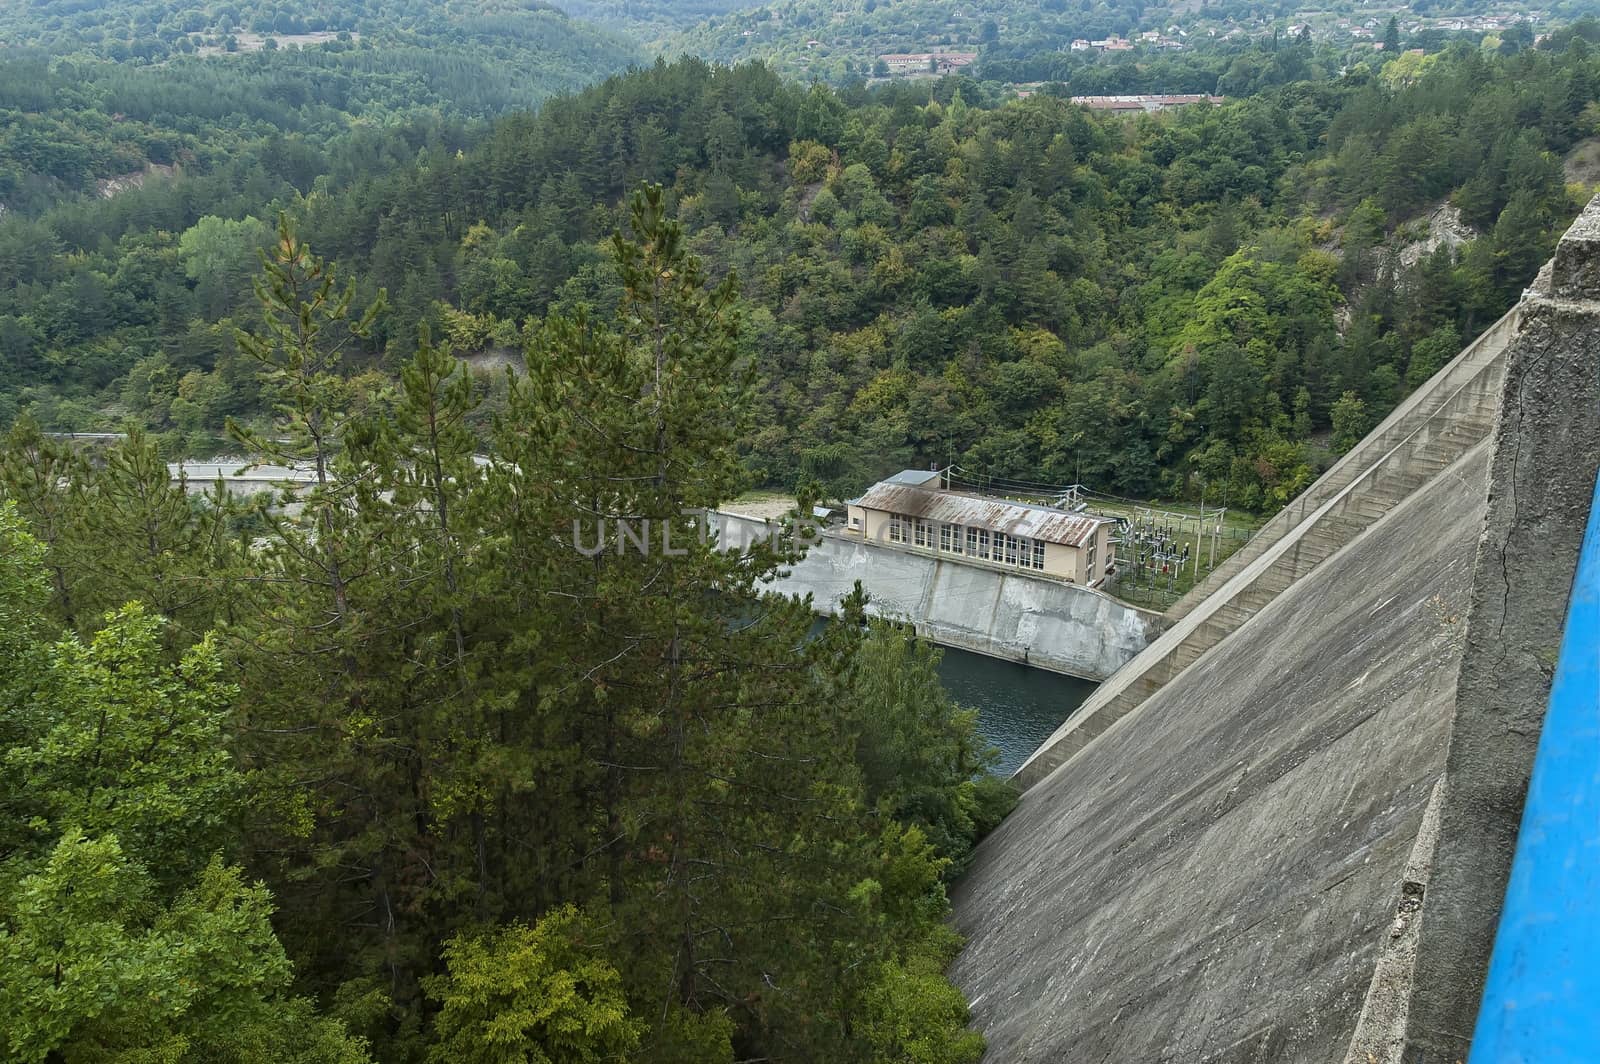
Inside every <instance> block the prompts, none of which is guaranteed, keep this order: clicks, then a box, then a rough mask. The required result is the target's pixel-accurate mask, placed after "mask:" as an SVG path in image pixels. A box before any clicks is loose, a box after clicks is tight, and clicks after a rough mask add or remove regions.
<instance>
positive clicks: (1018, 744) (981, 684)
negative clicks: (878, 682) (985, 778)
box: [939, 647, 1095, 776]
mask: <svg viewBox="0 0 1600 1064" xmlns="http://www.w3.org/2000/svg"><path fill="white" fill-rule="evenodd" d="M943 653H944V658H943V660H941V661H940V662H939V678H940V679H941V680H943V681H944V687H945V690H947V691H949V692H950V697H951V698H954V699H955V700H956V701H957V702H958V703H960V704H961V705H962V706H964V707H966V708H967V709H976V710H977V711H978V733H979V734H980V735H982V736H983V737H984V738H985V739H987V740H989V742H991V743H993V744H994V746H995V747H996V748H997V749H999V751H1000V761H999V763H998V764H996V765H995V766H994V771H995V773H996V774H998V775H1001V776H1009V775H1011V773H1013V772H1015V771H1016V770H1017V769H1018V768H1019V767H1020V766H1021V765H1022V763H1023V762H1024V761H1026V760H1027V759H1028V755H1029V754H1031V753H1033V751H1034V750H1036V749H1037V748H1038V746H1039V744H1040V743H1042V742H1044V740H1045V739H1047V738H1049V736H1050V733H1051V732H1053V731H1055V730H1056V728H1057V727H1059V726H1060V724H1061V722H1062V721H1064V720H1066V719H1067V717H1068V715H1069V714H1071V713H1072V711H1073V710H1075V709H1077V708H1078V706H1080V705H1081V704H1082V703H1083V700H1084V699H1086V698H1088V697H1089V695H1090V694H1092V693H1093V692H1094V689H1095V684H1094V683H1093V682H1092V681H1090V680H1079V679H1077V678H1075V677H1072V676H1062V675H1061V674H1059V673H1054V672H1046V671H1045V670H1043V669H1033V668H1029V667H1028V666H1026V665H1018V664H1017V663H1016V662H1012V661H1001V660H999V659H998V658H991V657H985V656H984V655H982V654H972V653H969V652H967V651H965V650H952V649H950V648H948V647H946V648H943Z"/></svg>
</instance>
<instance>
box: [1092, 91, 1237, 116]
mask: <svg viewBox="0 0 1600 1064" xmlns="http://www.w3.org/2000/svg"><path fill="white" fill-rule="evenodd" d="M1222 101H1223V97H1221V96H1199V95H1176V96H1074V97H1073V98H1072V102H1073V103H1079V104H1082V105H1083V106H1085V107H1087V108H1089V109H1090V110H1092V111H1110V112H1112V113H1113V114H1152V113H1154V112H1156V111H1165V110H1166V109H1167V108H1169V107H1185V106H1187V105H1189V104H1193V103H1209V104H1219V103H1222Z"/></svg>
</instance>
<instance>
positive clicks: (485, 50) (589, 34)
mask: <svg viewBox="0 0 1600 1064" xmlns="http://www.w3.org/2000/svg"><path fill="white" fill-rule="evenodd" d="M331 6H332V7H333V8H334V9H336V10H338V11H341V12H344V14H345V16H349V15H350V14H351V12H352V11H356V9H355V8H350V9H347V8H345V7H344V5H331ZM397 6H399V5H374V7H375V9H376V10H375V11H374V12H373V13H372V14H371V15H370V16H368V15H367V14H366V12H364V11H356V14H359V16H360V17H359V19H358V21H359V22H360V24H361V25H362V27H363V30H362V35H361V36H360V38H359V40H355V39H352V38H351V37H350V35H349V34H344V35H343V39H329V40H326V41H323V42H321V43H317V44H311V45H307V46H306V47H283V48H277V47H275V48H273V49H271V50H259V51H250V52H249V54H238V55H228V54H224V53H223V46H221V45H218V46H216V47H213V48H210V51H212V52H215V53H217V54H213V55H210V56H197V55H192V54H178V55H174V56H171V57H165V58H162V61H160V62H148V63H140V62H132V61H123V62H114V61H112V60H111V59H108V58H106V56H112V57H113V58H116V52H117V49H116V48H113V47H111V46H110V45H108V44H107V41H108V40H109V41H114V40H116V39H117V38H116V34H117V33H119V32H124V29H119V27H120V26H122V24H121V23H119V22H118V18H119V17H125V18H126V19H127V20H128V23H127V27H126V29H125V31H126V32H128V33H135V34H136V33H138V32H141V31H140V30H139V29H138V27H140V26H144V25H147V23H148V22H149V21H150V20H157V21H159V22H160V24H161V25H166V24H167V23H166V21H165V20H176V22H177V23H180V24H184V25H187V24H189V23H191V22H196V21H199V22H205V23H206V24H207V25H210V24H212V22H214V21H215V20H216V19H219V18H220V19H222V21H228V19H229V18H231V17H234V16H229V15H214V14H213V15H206V16H204V17H201V16H200V15H193V17H191V15H192V13H185V12H183V11H181V10H178V5H174V4H165V5H163V4H142V5H141V4H113V5H110V7H109V9H108V8H106V7H96V8H94V9H93V10H92V11H88V12H80V13H79V15H80V16H82V17H87V16H88V15H93V16H94V19H93V21H91V22H89V23H87V24H86V25H85V26H84V27H83V28H82V30H81V32H78V31H74V30H73V29H72V28H71V27H73V26H74V25H76V24H77V23H76V20H75V19H73V18H71V17H63V18H62V19H61V20H59V21H60V22H61V23H62V28H60V29H56V30H48V31H47V30H41V29H40V27H41V26H43V25H46V24H48V20H43V19H41V18H40V15H39V13H38V12H34V13H33V17H32V18H21V19H20V20H19V19H18V14H17V13H16V12H13V13H12V14H11V15H10V16H6V15H4V14H0V33H4V34H5V36H7V37H8V38H9V39H10V40H11V41H13V42H15V41H18V40H21V41H24V42H34V43H33V44H32V45H30V46H28V47H12V48H9V49H6V50H3V51H0V206H3V207H4V208H5V211H6V212H8V213H17V212H22V213H37V212H39V211H41V210H44V209H46V208H48V207H49V206H50V205H51V204H52V203H54V202H55V201H56V200H58V199H59V198H60V197H61V196H62V195H64V194H71V193H90V194H93V193H100V194H110V193H111V192H113V191H115V190H116V189H117V188H119V187H126V186H127V185H129V184H131V183H133V182H134V181H136V180H138V179H140V178H141V177H143V176H144V174H145V171H146V170H147V169H149V168H152V167H160V168H163V170H162V172H163V174H164V175H170V173H171V172H173V171H177V172H181V173H183V174H189V175H207V176H217V177H223V178H225V179H226V180H227V183H228V184H231V185H232V186H233V188H234V189H235V191H244V192H246V195H247V196H248V199H249V202H250V203H251V204H252V205H253V206H255V207H256V208H257V209H260V208H261V207H263V206H264V205H265V204H266V202H267V201H268V200H269V199H270V198H271V197H273V196H275V195H279V194H281V193H282V192H283V191H285V190H288V189H291V188H292V189H293V190H296V191H298V192H300V193H308V192H310V191H311V189H312V187H313V185H318V186H319V187H328V186H329V184H330V182H331V183H332V186H333V187H338V186H339V185H341V184H343V183H344V182H346V181H348V180H349V179H350V178H351V177H352V176H353V175H354V174H357V173H361V174H367V175H370V174H372V173H374V172H377V171H378V170H380V169H381V167H382V165H383V163H384V162H385V159H384V157H385V156H386V155H388V153H390V152H398V153H399V154H400V157H401V158H402V159H404V160H406V161H410V160H411V159H413V158H414V157H415V154H416V151H417V149H418V148H419V147H420V146H421V144H422V143H424V142H430V143H434V144H436V145H438V146H440V147H443V148H448V149H454V148H456V147H459V146H461V144H462V143H463V140H464V137H465V135H466V133H465V130H464V128H463V123H464V122H467V121H469V120H472V119H481V118H488V117H492V116H494V115H497V114H500V113H502V112H504V111H507V110H511V109H514V108H522V107H527V106H529V105H531V104H533V103H535V102H537V101H538V100H541V99H543V98H544V97H546V96H549V95H551V94H552V93H555V92H559V91H563V90H568V89H571V88H573V87H575V86H577V85H580V84H583V83H586V82H588V81H589V80H591V79H593V78H594V77H596V76H598V75H603V74H606V73H610V72H612V71H616V70H619V69H622V68H623V67H624V66H626V65H627V64H628V63H630V62H631V61H633V60H634V58H635V55H636V53H635V52H634V51H633V49H632V48H631V46H629V45H626V44H625V43H623V42H622V41H621V40H620V39H617V38H614V37H609V36H607V35H605V34H603V33H601V32H599V31H597V30H594V29H593V28H592V27H589V26H586V25H584V24H581V23H575V22H573V21H571V20H569V19H567V18H566V17H565V16H563V15H561V14H560V13H559V12H556V11H554V10H553V9H548V8H543V7H539V6H537V5H535V6H533V7H531V8H528V9H521V8H517V7H514V6H513V7H508V8H507V9H506V10H504V11H500V12H497V13H496V12H489V11H480V12H477V13H457V14H452V13H451V12H450V11H449V9H446V8H441V7H440V6H439V5H435V4H418V5H414V9H410V10H409V17H407V11H400V10H396V9H395V8H396V7H397ZM27 8H28V5H22V6H21V10H22V11H23V12H26V11H27ZM11 10H12V9H11V8H7V11H11ZM222 10H225V11H231V12H234V13H235V15H236V16H237V17H239V18H241V19H243V20H244V21H245V22H246V23H248V22H250V15H249V12H248V11H246V12H242V13H241V12H240V11H239V5H231V6H229V7H226V8H224V9H222ZM8 17H9V19H10V20H11V21H12V24H13V27H14V28H13V29H12V32H11V33H5V27H6V23H7V19H8ZM261 17H265V18H267V20H268V21H270V20H271V16H270V13H269V14H268V15H265V16H261ZM284 17H287V16H284ZM295 18H296V19H298V18H299V16H295ZM347 20H348V19H347V17H346V18H341V19H340V21H339V24H340V25H344V24H345V22H346V21H347ZM19 21H20V25H17V23H18V22H19ZM312 21H315V22H320V21H321V20H320V19H313V20H312ZM196 39H197V40H198V39H200V38H199V37H198V36H197V37H196ZM179 40H181V41H182V43H183V44H184V45H186V46H188V47H186V48H185V49H180V50H179V51H180V52H194V51H195V49H194V48H193V46H189V38H188V37H180V38H179ZM122 58H124V59H125V58H126V57H122ZM151 58H160V57H159V56H154V57H151ZM116 179H121V180H120V183H119V184H116V185H113V184H109V182H111V181H113V180H116ZM191 195H193V194H192V193H191ZM203 195H204V194H203V193H202V196H203ZM153 220H154V219H153V218H148V217H147V218H146V219H145V221H146V222H147V224H148V222H150V221H153Z"/></svg>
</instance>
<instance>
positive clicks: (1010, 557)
mask: <svg viewBox="0 0 1600 1064" xmlns="http://www.w3.org/2000/svg"><path fill="white" fill-rule="evenodd" d="M999 536H1000V545H1002V546H1004V547H1005V550H1006V564H1007V565H1015V564H1017V537H1016V536H1008V535H1006V534H1005V533H1004V532H1001V533H999Z"/></svg>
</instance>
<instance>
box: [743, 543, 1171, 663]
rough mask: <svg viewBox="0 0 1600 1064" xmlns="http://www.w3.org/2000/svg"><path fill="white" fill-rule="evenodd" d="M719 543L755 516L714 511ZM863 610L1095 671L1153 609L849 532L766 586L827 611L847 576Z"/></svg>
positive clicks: (965, 641) (961, 643) (1140, 640)
mask: <svg viewBox="0 0 1600 1064" xmlns="http://www.w3.org/2000/svg"><path fill="white" fill-rule="evenodd" d="M715 516H716V519H717V522H718V529H719V532H718V535H719V542H721V543H722V545H724V546H725V547H728V548H729V549H738V548H740V547H743V546H745V545H747V544H748V543H750V542H751V541H752V540H754V539H756V538H759V537H763V536H765V535H767V534H768V532H769V531H770V529H771V526H770V525H768V524H767V523H766V522H765V521H762V520H759V519H756V518H750V517H743V516H740V515H737V514H729V513H718V514H716V515H715ZM858 580H859V581H860V582H861V585H862V586H863V587H864V588H865V589H866V590H867V592H868V594H869V595H870V596H871V603H870V605H869V607H868V610H869V612H871V613H873V614H874V615H877V616H882V617H890V618H894V619H897V620H901V621H905V622H908V623H910V624H912V625H914V626H915V627H916V630H917V633H918V634H919V635H921V636H923V637H924V638H925V639H928V640H929V641H931V642H934V643H937V644H939V645H941V646H947V647H957V648H960V649H962V650H970V651H974V652H976V653H979V654H987V655H989V656H990V657H996V658H1004V659H1006V660H1008V661H1018V662H1023V663H1025V664H1028V665H1034V666H1037V667H1039V668H1042V669H1049V670H1051V671H1053V672H1061V673H1066V674H1067V675H1069V676H1078V677H1081V678H1083V679H1087V680H1104V679H1105V678H1106V677H1108V676H1110V675H1111V674H1112V673H1114V672H1116V671H1117V670H1118V669H1119V668H1121V667H1122V666H1123V665H1125V664H1126V663H1127V662H1129V661H1131V660H1132V659H1133V658H1134V657H1135V656H1136V655H1137V654H1138V653H1139V652H1140V651H1141V650H1143V649H1144V648H1145V647H1146V646H1147V645H1148V644H1149V642H1150V640H1151V639H1153V638H1154V637H1155V634H1156V632H1157V631H1159V628H1160V617H1159V615H1157V614H1154V613H1150V612H1148V611H1145V610H1140V609H1136V608H1134V607H1132V606H1129V605H1127V604H1126V603H1123V602H1119V601H1118V600H1117V599H1114V598H1112V597H1111V596H1110V595H1106V594H1104V593H1102V592H1099V591H1095V590H1092V589H1090V588H1086V587H1083V586H1081V585H1079V584H1068V583H1064V582H1062V581H1059V580H1049V579H1044V578H1041V577H1037V576H1029V575H1025V574H1022V573H1018V572H1012V571H1006V570H1004V569H1000V568H993V567H980V566H978V565H974V564H971V563H968V562H955V561H949V560H946V559H943V558H938V557H935V556H933V555H929V554H921V553H918V552H915V551H911V550H900V549H898V548H895V547H891V546H888V545H885V544H876V543H864V542H862V541H861V539H860V538H859V537H855V536H848V535H841V534H838V533H833V532H829V533H824V534H823V535H822V537H821V539H820V540H819V542H817V543H816V544H815V545H814V546H813V547H812V548H811V550H810V551H809V552H808V553H807V555H806V557H805V559H804V560H803V561H801V562H800V563H799V564H798V565H795V566H792V567H791V568H789V569H788V570H785V571H784V574H782V575H780V576H779V577H778V579H777V580H775V581H774V583H773V589H774V590H776V591H779V592H781V593H783V594H785V595H790V596H793V597H796V598H803V597H805V596H807V595H810V596H811V598H812V601H813V603H814V605H815V607H816V609H817V610H818V611H819V612H823V613H833V612H836V610H837V608H838V604H839V600H840V599H842V598H843V597H844V596H845V595H848V594H849V593H850V591H851V589H852V588H853V587H854V585H855V583H856V581H858Z"/></svg>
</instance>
